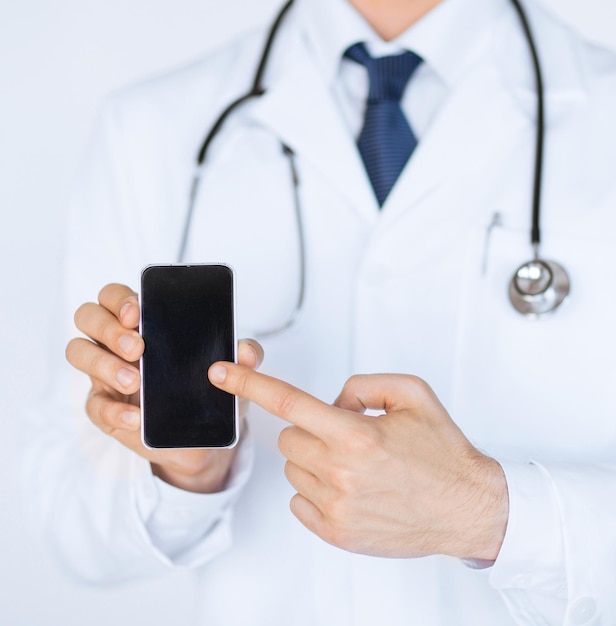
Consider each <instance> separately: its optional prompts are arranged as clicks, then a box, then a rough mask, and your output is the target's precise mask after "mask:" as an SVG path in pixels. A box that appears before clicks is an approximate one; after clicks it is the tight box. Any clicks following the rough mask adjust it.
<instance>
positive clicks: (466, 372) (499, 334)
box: [451, 227, 616, 459]
mask: <svg viewBox="0 0 616 626" xmlns="http://www.w3.org/2000/svg"><path fill="white" fill-rule="evenodd" d="M485 236H486V234H485V231H484V232H481V233H476V234H475V235H474V236H473V237H472V242H471V246H470V250H472V252H471V253H469V254H468V255H467V267H466V270H465V273H464V282H465V284H464V289H463V290H462V293H464V294H465V296H464V302H463V303H462V306H461V315H460V318H459V327H458V346H457V359H456V377H455V380H456V382H455V389H454V399H453V404H452V407H451V408H452V413H453V415H454V417H455V419H456V420H457V421H458V423H459V424H460V426H461V427H462V428H463V430H464V431H465V432H466V433H467V434H468V435H469V437H471V439H474V442H475V444H476V445H479V446H480V447H484V448H486V449H488V450H490V451H491V452H492V451H500V453H501V454H506V455H507V456H509V457H510V458H511V457H512V456H513V458H515V457H519V456H520V455H522V456H524V457H525V458H526V457H527V456H528V455H532V454H535V453H537V452H540V453H541V456H542V458H546V456H547V458H556V459H558V458H565V457H570V455H571V453H572V452H574V453H575V455H577V456H585V455H589V456H592V455H596V454H597V453H600V452H601V451H602V450H606V449H607V447H608V446H610V445H612V446H613V445H614V442H615V441H616V426H615V425H616V397H615V394H614V389H615V386H616V324H615V319H614V312H615V309H616V245H615V244H614V242H611V241H605V240H603V241H600V240H590V239H582V238H575V237H570V236H569V237H563V236H561V237H559V236H558V235H555V234H554V233H550V232H546V233H545V237H544V240H545V242H546V245H545V246H544V252H543V254H544V256H545V258H546V259H549V260H554V261H556V262H558V263H560V264H562V265H563V266H564V267H565V268H566V270H567V272H568V274H569V276H570V280H571V293H570V296H569V297H568V298H567V299H566V300H565V302H564V303H563V304H562V306H561V307H560V308H559V309H558V310H556V311H555V312H553V313H551V314H546V315H545V316H543V317H541V318H539V319H530V318H528V317H525V316H523V315H521V314H520V313H518V312H516V311H515V310H514V309H513V307H512V305H511V303H510V302H509V296H508V288H509V282H510V280H511V277H512V275H513V273H514V271H515V270H516V268H517V267H519V266H520V265H521V264H522V263H523V262H524V261H526V260H529V259H528V258H527V257H530V256H531V254H530V246H529V244H528V234H527V233H526V232H520V231H511V230H507V229H504V228H498V227H497V228H494V229H493V230H492V232H491V233H490V238H489V245H486V241H485Z"/></svg>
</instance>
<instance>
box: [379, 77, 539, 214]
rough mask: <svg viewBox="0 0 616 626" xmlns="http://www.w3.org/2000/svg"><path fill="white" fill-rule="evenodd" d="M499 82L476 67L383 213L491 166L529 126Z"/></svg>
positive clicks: (423, 142) (396, 211) (422, 143)
mask: <svg viewBox="0 0 616 626" xmlns="http://www.w3.org/2000/svg"><path fill="white" fill-rule="evenodd" d="M497 82H498V79H497V77H496V76H494V75H493V74H489V73H486V72H480V71H477V72H475V73H474V75H473V76H472V77H469V79H467V80H466V81H465V83H464V85H463V86H462V87H461V88H459V89H458V90H457V91H456V92H455V93H454V94H453V96H452V97H451V98H450V99H449V100H448V101H447V102H446V103H445V105H444V107H443V109H442V110H441V112H440V113H439V114H438V116H437V118H436V120H435V122H434V124H433V125H432V127H431V128H430V129H429V130H428V132H427V133H426V135H425V136H424V137H422V139H421V141H420V142H419V144H418V146H417V148H416V150H415V152H414V154H413V156H412V158H411V160H410V161H409V162H408V163H407V166H406V168H405V169H404V171H403V173H402V175H401V177H400V179H399V181H398V183H399V184H397V185H396V186H395V187H394V189H393V190H392V192H391V195H390V197H389V198H388V201H387V204H386V206H385V207H384V208H385V211H384V214H387V215H388V217H394V216H395V215H397V214H399V213H400V212H401V211H405V210H408V208H409V207H412V206H416V205H418V204H419V203H420V202H421V201H422V200H423V199H424V198H425V197H427V196H428V195H429V194H431V192H433V191H434V190H435V189H436V188H437V187H446V186H447V185H448V184H449V183H450V182H455V181H456V180H459V179H460V177H464V175H465V172H470V171H471V170H474V169H476V168H477V166H478V163H485V164H486V168H489V166H490V163H491V159H492V156H491V155H493V154H503V153H505V152H506V149H504V148H505V147H506V146H507V145H508V144H509V143H511V142H513V141H514V140H515V139H516V138H519V136H520V133H523V132H526V131H527V130H528V129H531V128H532V126H533V120H532V119H531V118H529V117H528V116H526V115H524V114H523V113H522V112H521V111H520V109H519V108H518V107H516V106H515V103H514V102H513V101H512V99H511V98H510V96H509V94H508V93H507V92H504V91H503V89H502V88H501V87H500V85H498V84H496V83H497ZM485 94H490V95H489V97H487V96H486V95H485ZM530 157H532V155H529V158H530Z"/></svg>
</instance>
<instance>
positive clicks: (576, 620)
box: [569, 598, 597, 626]
mask: <svg viewBox="0 0 616 626" xmlns="http://www.w3.org/2000/svg"><path fill="white" fill-rule="evenodd" d="M596 611H597V603H596V602H595V601H594V600H593V599H592V598H580V599H579V600H577V601H576V602H575V603H574V605H573V606H572V607H571V611H570V613H569V621H570V622H571V623H572V624H576V626H577V625H581V624H588V622H590V620H591V619H592V618H593V616H594V614H595V613H596Z"/></svg>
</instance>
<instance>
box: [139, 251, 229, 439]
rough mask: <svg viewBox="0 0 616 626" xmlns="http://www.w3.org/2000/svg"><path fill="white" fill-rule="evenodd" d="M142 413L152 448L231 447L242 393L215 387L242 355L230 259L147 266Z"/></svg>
mask: <svg viewBox="0 0 616 626" xmlns="http://www.w3.org/2000/svg"><path fill="white" fill-rule="evenodd" d="M141 334H142V336H143V340H144V342H145V351H144V353H143V356H142V358H141V375H142V379H141V414H142V420H141V423H142V437H143V443H144V444H145V445H146V446H147V447H148V448H229V447H231V446H233V445H235V443H236V442H237V439H238V402H237V398H236V397H235V396H233V395H231V394H228V393H227V392H225V391H221V390H220V389H218V388H216V387H214V386H213V385H212V384H211V383H210V382H209V380H208V377H207V371H208V368H209V367H210V365H211V364H212V363H214V362H215V361H236V360H237V355H236V337H235V335H236V330H235V280H234V275H233V270H232V269H231V268H230V267H229V266H228V265H225V264H220V263H216V264H198V265H148V266H147V267H146V268H144V270H143V271H142V273H141Z"/></svg>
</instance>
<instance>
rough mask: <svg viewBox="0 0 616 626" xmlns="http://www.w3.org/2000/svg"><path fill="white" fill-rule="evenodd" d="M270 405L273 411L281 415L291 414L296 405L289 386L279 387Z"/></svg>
mask: <svg viewBox="0 0 616 626" xmlns="http://www.w3.org/2000/svg"><path fill="white" fill-rule="evenodd" d="M272 405H273V407H274V412H275V413H276V414H277V415H280V416H281V417H285V416H289V415H293V413H294V410H295V405H296V397H295V394H294V393H293V391H292V390H291V389H290V388H288V389H287V388H284V389H281V390H280V391H278V392H277V393H276V394H275V396H274V398H273V402H272Z"/></svg>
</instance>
